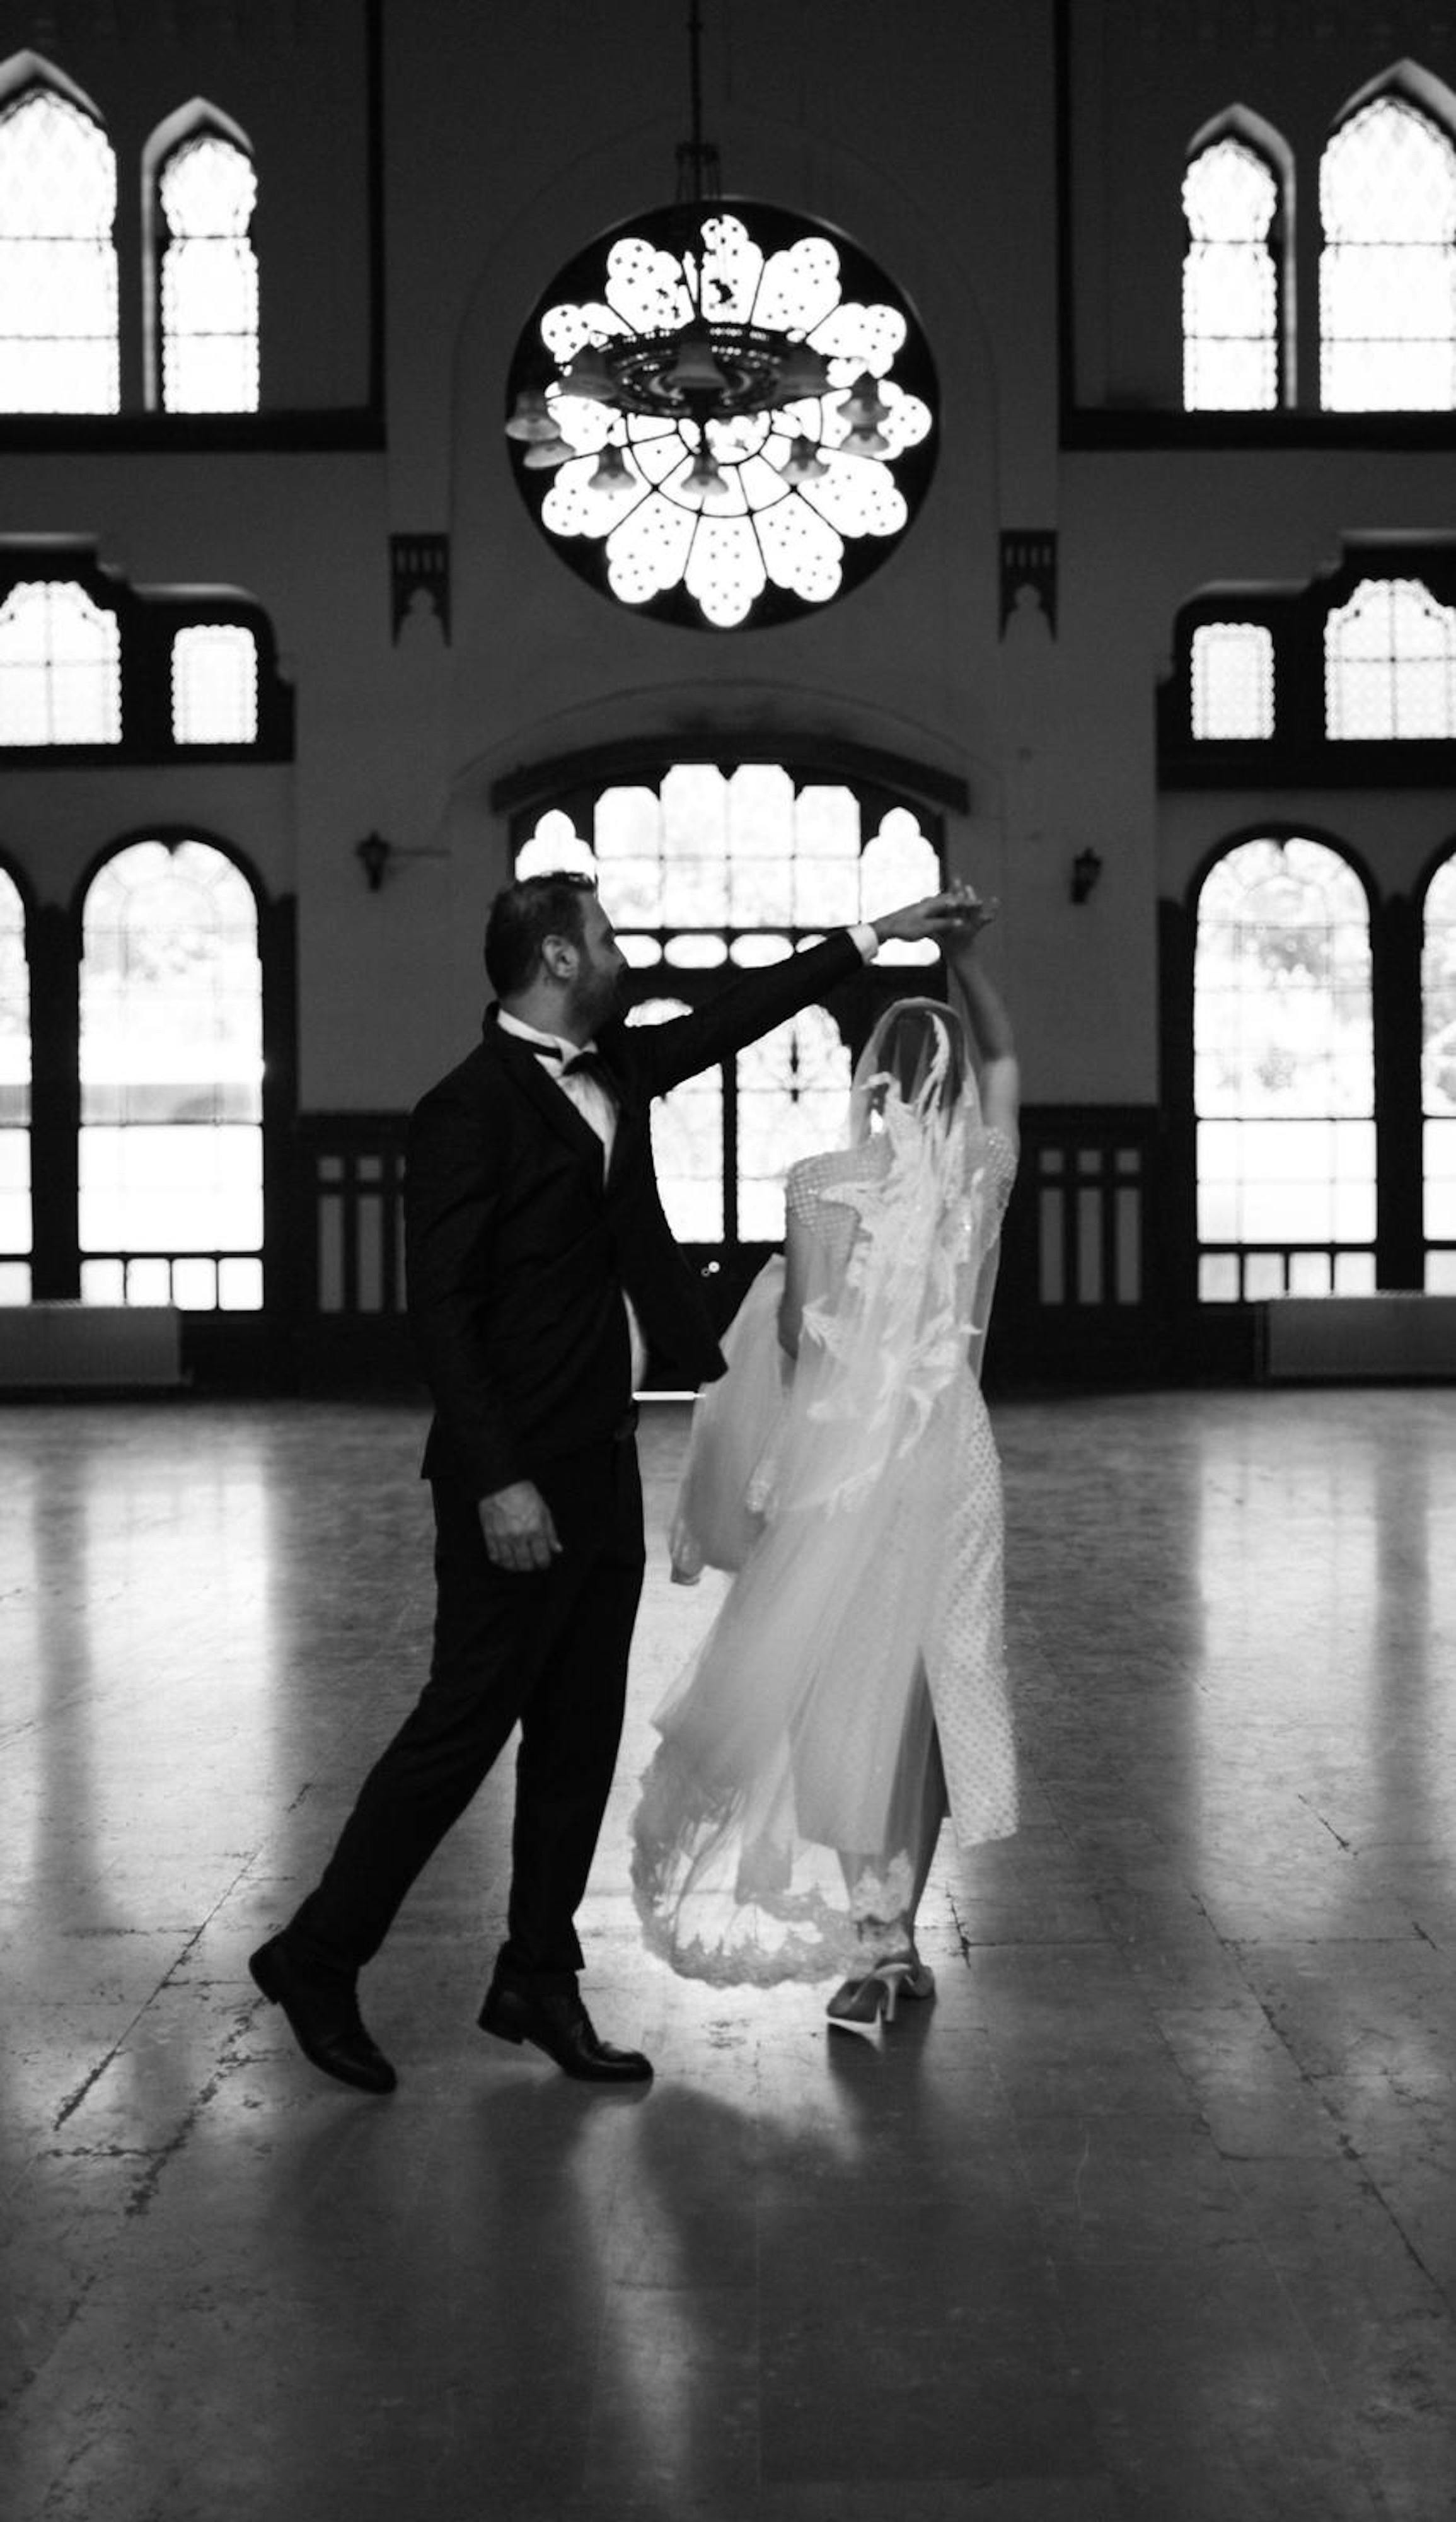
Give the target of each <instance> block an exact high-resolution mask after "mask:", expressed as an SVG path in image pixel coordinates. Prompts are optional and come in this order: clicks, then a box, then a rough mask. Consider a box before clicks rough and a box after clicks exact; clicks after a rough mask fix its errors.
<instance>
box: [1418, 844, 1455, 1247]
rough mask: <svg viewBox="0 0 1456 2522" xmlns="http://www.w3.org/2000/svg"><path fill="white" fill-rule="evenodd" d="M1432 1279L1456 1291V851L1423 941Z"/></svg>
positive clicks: (1433, 897)
mask: <svg viewBox="0 0 1456 2522" xmlns="http://www.w3.org/2000/svg"><path fill="white" fill-rule="evenodd" d="M1421 1106H1422V1130H1423V1137H1424V1142H1425V1144H1424V1148H1423V1156H1424V1164H1423V1171H1424V1176H1425V1236H1426V1285H1427V1287H1428V1288H1429V1289H1431V1290H1433V1291H1434V1292H1439V1293H1440V1294H1442V1295H1456V859H1447V861H1446V863H1445V864H1444V866H1441V867H1437V869H1436V871H1435V874H1434V875H1433V878H1432V880H1431V883H1430V886H1429V887H1428V889H1427V894H1426V917H1425V928H1424V934H1423V938H1422V947H1421Z"/></svg>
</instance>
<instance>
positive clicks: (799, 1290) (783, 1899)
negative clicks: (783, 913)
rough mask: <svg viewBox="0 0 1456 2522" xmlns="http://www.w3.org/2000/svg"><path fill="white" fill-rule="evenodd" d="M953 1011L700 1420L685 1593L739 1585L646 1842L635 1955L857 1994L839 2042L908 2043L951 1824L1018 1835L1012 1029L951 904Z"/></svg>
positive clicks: (864, 1125) (668, 1719) (729, 1976)
mask: <svg viewBox="0 0 1456 2522" xmlns="http://www.w3.org/2000/svg"><path fill="white" fill-rule="evenodd" d="M962 898H963V905H964V913H965V916H964V925H963V927H962V928H961V929H960V930H958V931H957V932H956V933H955V935H954V936H953V937H952V938H950V939H948V940H947V941H946V948H947V955H948V957H949V961H950V966H951V971H952V975H953V978H954V982H955V986H956V996H957V999H958V1001H959V1005H958V1006H956V1007H951V1006H945V1005H941V1004H938V1003H937V1002H935V1001H933V1000H929V999H906V1000H900V1001H898V1002H897V1003H896V1004H894V1005H893V1006H892V1007H890V1008H889V1009H888V1010H887V1013H886V1014H885V1015H884V1016H882V1017H881V1019H880V1022H879V1023H878V1024H877V1025H876V1027H875V1030H874V1032H873V1034H872V1035H871V1037H870V1041H869V1044H868V1046H867V1048H866V1050H865V1051H864V1053H863V1055H862V1057H861V1058H860V1060H859V1063H858V1065H857V1067H856V1070H855V1076H854V1085H853V1091H852V1095H851V1099H850V1115H849V1140H848V1144H847V1146H845V1147H843V1148H841V1149H838V1150H836V1151H834V1152H831V1153H827V1154H822V1155H817V1156H810V1157H807V1158H806V1159H804V1160H803V1161H802V1162H801V1163H798V1164H796V1165H795V1166H794V1167H793V1168H792V1170H791V1172H790V1174H789V1178H788V1184H787V1189H786V1206H787V1212H788V1234H787V1244H786V1250H785V1255H784V1258H783V1259H782V1260H779V1259H777V1258H775V1259H774V1260H772V1261H770V1262H769V1263H768V1265H767V1267H766V1268H765V1269H764V1270H763V1271H762V1272H761V1273H760V1275H759V1277H758V1279H757V1280H756V1281H755V1282H754V1284H753V1286H752V1287H751V1289H750V1291H749V1294H748V1296H747V1298H746V1299H745V1302H744V1304H743V1307H742V1308H741V1310H740V1312H739V1315H738V1317H737V1319H736V1321H735V1322H734V1324H733V1326H732V1328H731V1330H730V1331H729V1333H728V1336H727V1338H726V1340H725V1342H724V1349H725V1354H726V1355H727V1358H728V1362H729V1372H728V1374H727V1376H726V1378H724V1379H723V1381H722V1382H720V1383H717V1384H714V1385H712V1386H710V1387H709V1388H708V1389H707V1391H705V1393H704V1394H703V1395H702V1396H701V1397H700V1399H699V1401H698V1404H697V1407H696V1409H695V1413H694V1424H693V1434H692V1440H691V1445H690V1450H689V1460H688V1468H687V1471H686V1474H685V1477H684V1482H683V1488H682V1492H681V1496H680V1499H679V1506H678V1514H677V1519H676V1523H675V1525H674V1532H673V1572H674V1574H675V1575H677V1576H678V1577H679V1578H680V1579H683V1580H685V1581H689V1582H691V1581H693V1579H694V1578H695V1577H696V1575H697V1574H698V1573H699V1572H700V1570H701V1568H702V1565H704V1564H705V1563H707V1564H709V1565H716V1566H719V1567H726V1568H730V1569H733V1570H734V1571H735V1573H734V1576H733V1581H732V1583H731V1584H730V1586H729V1587H728V1589H727V1592H726V1594H725V1596H724V1599H723V1603H722V1606H721V1608H720V1610H719V1611H718V1613H717V1616H716V1618H715V1619H714V1621H713V1624H712V1626H711V1628H710V1630H709V1631H708V1634H707V1636H706V1638H705V1641H704V1644H703V1646H702V1648H701V1649H700V1651H699V1654H698V1656H697V1657H696V1658H695V1660H694V1661H693V1663H692V1664H691V1665H690V1666H689V1668H688V1670H687V1672H686V1673H685V1674H684V1676H683V1677H682V1679H681V1680H680V1681H679V1682H678V1684H677V1685H676V1687H675V1688H674V1689H673V1690H672V1691H671V1692H670V1693H669V1694H668V1696H667V1698H666V1699H665V1701H664V1702H663V1703H662V1705H661V1706H660V1708H659V1709H658V1710H657V1712H656V1716H655V1720H654V1721H655V1723H656V1725H657V1727H658V1730H659V1732H660V1736H661V1741H660V1745H659V1748H658V1751H657V1752H656V1754H655V1756H654V1758H653V1761H652V1763H651V1766H650V1767H649V1769H648V1770H647V1772H646V1775H645V1777H644V1779H643V1782H642V1796H641V1800H640V1802H639V1805H638V1808H637V1812H636V1814H635V1817H634V1820H633V1826H632V1827H633V1882H634V1888H635V1891H636V1895H637V1903H638V1908H639V1911H640V1913H641V1915H642V1918H643V1921H644V1926H645V1929H646V1933H647V1936H648V1938H649V1941H650V1942H651V1944H652V1945H653V1946H654V1948H655V1949H656V1950H658V1951H659V1952H660V1953H661V1954H662V1955H663V1956H664V1958H665V1959H666V1960H668V1961H669V1962H670V1963H671V1965H672V1967H673V1968H674V1970H676V1971H679V1972H680V1973H682V1974H684V1975H686V1976H688V1977H692V1978H700V1979H705V1980H710V1981H715V1982H720V1983H739V1982H754V1983H758V1984H760V1985H766V1984H770V1983H773V1982H777V1981H782V1980H794V1979H803V1980H807V1979H814V1978H825V1977H828V1976H830V1975H831V1974H834V1973H839V1972H847V1974H848V1976H847V1977H846V1978H845V1979H844V1981H843V1984H842V1986H841V1987H840V1988H839V1989H838V1990H837V1992H836V1993H835V1995H834V1996H832V1997H831V1999H830V2001H829V2008H828V2011H829V2015H830V2018H831V2020H832V2021H833V2022H840V2023H873V2022H876V2021H878V2020H879V2018H880V2017H881V2016H882V2015H883V2016H884V2017H885V2019H886V2020H887V2022H892V2021H893V2019H894V2015H895V2009H896V2002H897V1999H898V1998H899V1997H900V1996H901V1995H905V1996H917V1997H925V1996H929V1995H930V1994H931V1993H932V1991H933V1976H932V1973H931V1971H930V1970H929V1969H928V1967H927V1966H926V1965H925V1964H924V1963H923V1962H922V1961H921V1959H920V1957H919V1954H918V1952H917V1950H916V1946H915V1915H916V1909H917V1906H918V1904H919V1901H920V1896H921V1892H922V1891H923V1890H924V1888H925V1882H926V1877H927V1875H928V1874H929V1872H930V1867H931V1861H932V1858H933V1854H934V1850H935V1844H936V1841H937V1838H938V1836H939V1832H940V1826H941V1823H942V1821H943V1820H944V1818H945V1816H946V1814H947V1812H948V1813H949V1815H950V1818H951V1821H952V1823H953V1826H954V1830H955V1836H956V1839H957V1842H958V1843H959V1845H961V1846H963V1847H969V1846H972V1845H976V1844H977V1843H978V1842H979V1841H982V1840H988V1839H998V1838H1002V1837H1005V1836H1006V1835H1007V1834H1009V1833H1010V1832H1011V1831H1013V1830H1014V1829H1015V1828H1016V1820H1017V1799H1016V1756H1015V1748H1014V1744H1013V1739H1012V1728H1011V1717H1010V1711H1009V1706H1008V1702H1007V1692H1006V1677H1005V1660H1004V1648H1003V1635H1002V1516H1001V1478H1000V1469H999V1465H998V1462H997V1457H996V1449H995V1444H994V1441H993V1438H992V1435H991V1429H990V1424H989V1421H988V1420H987V1417H986V1412H985V1405H984V1402H983V1401H982V1399H981V1394H980V1386H979V1367H980V1357H981V1351H982V1348H983V1345H984V1341H985V1333H986V1324H987V1318H988V1315H989V1311H990V1302H991V1293H992V1288H993V1285H994V1281H995V1272H996V1258H997V1251H998V1246H999V1238H1000V1229H1001V1219H1002V1215H1003V1212H1004V1210H1005V1206H1006V1201H1007V1197H1008V1194H1009V1192H1010V1190H1011V1185H1012V1180H1013V1177H1014V1175H1015V1171H1016V1156H1017V1136H1016V1132H1017V1108H1018V1074H1017V1063H1016V1057H1015V1051H1014V1048H1013V1042H1012V1034H1011V1027H1010V1024H1009V1022H1008V1020H1007V1016H1006V1012H1005V1009H1004V1007H1003V1005H1002V1004H1001V1001H1000V998H999V996H998V994H997V992H996V991H995V989H994V988H993V986H992V984H991V983H990V981H989V980H988V979H987V977H986V975H985V973H984V971H983V970H982V969H981V967H980V964H979V961H978V957H977V954H976V946H975V940H976V936H977V934H978V930H979V929H980V928H981V927H983V926H984V925H985V923H986V921H987V919H988V918H989V917H990V916H991V915H992V910H993V906H991V907H988V906H986V905H983V904H981V903H980V902H979V901H978V899H977V897H976V896H975V894H974V893H972V892H971V891H970V890H969V889H967V888H963V889H962Z"/></svg>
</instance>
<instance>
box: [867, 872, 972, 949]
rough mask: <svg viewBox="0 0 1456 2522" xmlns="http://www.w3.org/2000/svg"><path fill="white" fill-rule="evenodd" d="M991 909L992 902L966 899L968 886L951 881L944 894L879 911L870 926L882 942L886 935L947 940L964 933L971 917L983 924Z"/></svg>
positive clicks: (932, 894) (929, 896)
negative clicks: (879, 914) (878, 914)
mask: <svg viewBox="0 0 1456 2522" xmlns="http://www.w3.org/2000/svg"><path fill="white" fill-rule="evenodd" d="M994 909H995V906H994V904H991V905H987V904H985V903H980V902H978V901H976V899H975V897H974V895H973V896H972V897H971V899H970V901H968V899H967V888H966V887H965V886H963V885H960V884H952V885H947V886H946V888H945V890H944V892H943V893H931V894H927V896H926V898H925V900H924V902H911V903H907V904H906V906H905V909H904V910H903V911H884V912H882V914H881V916H880V917H879V918H878V919H876V920H874V921H872V922H871V925H872V926H873V928H874V930H875V934H876V936H877V937H878V938H879V939H880V942H881V944H882V945H884V943H885V941H886V939H887V938H888V937H903V938H906V939H918V938H922V937H935V938H945V939H948V938H952V937H955V936H957V935H960V934H964V932H965V930H966V928H967V926H968V924H970V923H971V922H972V921H973V920H974V923H975V927H984V925H985V922H986V920H987V919H988V918H989V917H990V916H991V915H992V913H993V911H994ZM972 933H973V934H974V933H975V929H974V928H973V930H972Z"/></svg>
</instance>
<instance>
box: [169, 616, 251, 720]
mask: <svg viewBox="0 0 1456 2522" xmlns="http://www.w3.org/2000/svg"><path fill="white" fill-rule="evenodd" d="M257 684H258V674H257V641H256V640H255V638H254V637H253V635H252V632H251V631H250V630H246V629H245V628H244V626H243V625H242V623H239V622H199V623H194V624H193V625H191V626H190V627H189V628H188V629H187V630H179V631H178V632H177V635H176V637H175V639H174V640H173V641H172V741H173V743H175V744H255V743H256V741H257Z"/></svg>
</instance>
